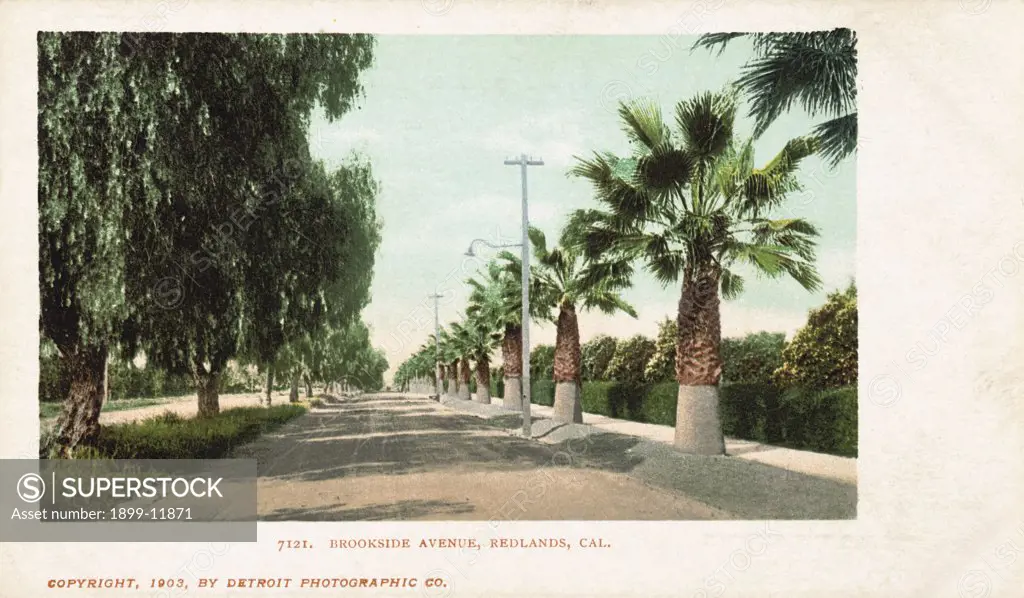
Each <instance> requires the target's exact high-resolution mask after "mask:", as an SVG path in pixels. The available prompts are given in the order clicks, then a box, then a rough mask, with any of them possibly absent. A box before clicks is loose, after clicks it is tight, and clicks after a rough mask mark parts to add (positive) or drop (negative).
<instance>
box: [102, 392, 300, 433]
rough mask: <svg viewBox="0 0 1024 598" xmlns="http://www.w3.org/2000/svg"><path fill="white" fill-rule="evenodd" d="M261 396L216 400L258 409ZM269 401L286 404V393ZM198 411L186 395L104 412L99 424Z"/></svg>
mask: <svg viewBox="0 0 1024 598" xmlns="http://www.w3.org/2000/svg"><path fill="white" fill-rule="evenodd" d="M262 396H263V395H262V394H260V393H247V394H224V395H220V397H219V398H218V400H219V401H220V408H221V409H231V408H232V407H259V405H260V399H261V398H262ZM299 396H300V398H305V396H306V395H305V394H304V393H302V394H300V395H299ZM271 400H272V401H273V403H274V404H275V405H282V404H284V403H287V402H288V393H287V392H277V393H274V396H273V397H272V399H271ZM198 409H199V404H198V399H197V398H196V396H195V395H188V396H184V397H179V398H175V399H173V400H172V401H170V402H169V403H164V404H161V405H150V406H149V407H140V408H138V409H123V410H121V411H105V412H103V413H101V414H100V423H101V424H108V425H109V424H121V423H126V422H133V421H141V420H144V419H147V418H150V417H153V416H156V415H160V414H161V413H164V412H165V411H173V412H174V413H177V414H178V415H180V416H182V417H193V416H195V414H196V412H197V411H198Z"/></svg>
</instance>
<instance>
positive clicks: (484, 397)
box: [474, 357, 491, 405]
mask: <svg viewBox="0 0 1024 598" xmlns="http://www.w3.org/2000/svg"><path fill="white" fill-rule="evenodd" d="M474 398H475V399H476V402H477V403H483V404H485V405H490V404H491V364H490V362H489V361H488V359H487V358H486V357H484V358H482V359H478V360H476V397H474Z"/></svg>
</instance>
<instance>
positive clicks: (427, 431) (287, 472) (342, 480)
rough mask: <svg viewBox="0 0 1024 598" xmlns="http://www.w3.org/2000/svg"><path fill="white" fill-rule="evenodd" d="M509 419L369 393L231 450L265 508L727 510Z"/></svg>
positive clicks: (417, 515) (440, 515) (357, 511)
mask: <svg viewBox="0 0 1024 598" xmlns="http://www.w3.org/2000/svg"><path fill="white" fill-rule="evenodd" d="M222 406H223V404H222ZM510 417H512V418H515V417H516V416H510ZM508 424H509V422H504V421H502V419H501V418H492V419H482V418H480V417H475V416H473V415H469V414H465V413H459V412H455V411H453V410H450V409H447V408H445V407H444V406H442V405H439V404H438V403H436V402H434V401H431V400H428V399H422V398H411V397H408V396H401V395H368V396H363V397H359V398H354V399H347V400H341V401H338V402H333V403H331V404H329V405H327V406H326V407H325V408H322V409H315V410H313V411H311V412H310V413H308V414H307V415H305V416H303V417H300V418H298V419H296V420H295V421H293V422H290V423H289V424H287V425H285V426H284V427H282V428H281V429H279V430H277V431H276V432H274V433H272V434H269V435H267V436H264V437H263V438H261V439H260V440H257V441H256V442H254V443H252V444H249V445H246V446H244V447H239V449H236V451H235V452H234V454H233V455H232V456H234V457H239V458H253V457H255V458H256V459H258V461H259V471H260V481H259V498H258V500H259V512H260V516H261V518H262V519H266V520H410V519H420V520H456V519H462V520H488V521H489V520H550V519H563V520H565V519H567V520H615V519H646V520H659V519H660V520H664V519H724V518H732V516H731V515H730V514H729V513H726V512H724V511H721V510H718V509H715V508H712V507H709V506H708V505H706V504H703V503H701V502H699V501H696V500H694V499H692V498H689V497H687V496H685V495H683V494H681V493H676V492H672V491H668V490H665V489H662V488H655V487H652V486H650V485H647V484H644V483H641V482H639V481H637V480H635V479H632V478H630V477H628V476H626V475H624V474H623V464H622V463H621V462H616V461H614V460H607V459H601V458H592V457H591V456H590V455H587V454H574V453H573V452H572V451H566V450H565V448H564V447H555V446H549V445H545V444H542V443H538V442H535V441H528V440H524V439H522V438H516V437H514V436H512V435H510V434H509V433H508V432H507V431H506V428H507V427H508Z"/></svg>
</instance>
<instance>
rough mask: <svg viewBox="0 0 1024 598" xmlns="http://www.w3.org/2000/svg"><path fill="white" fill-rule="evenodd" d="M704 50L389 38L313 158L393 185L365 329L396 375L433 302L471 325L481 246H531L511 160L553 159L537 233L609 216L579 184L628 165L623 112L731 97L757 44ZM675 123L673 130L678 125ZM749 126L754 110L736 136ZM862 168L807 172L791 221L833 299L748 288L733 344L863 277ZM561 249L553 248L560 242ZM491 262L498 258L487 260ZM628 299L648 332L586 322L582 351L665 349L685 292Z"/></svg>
mask: <svg viewBox="0 0 1024 598" xmlns="http://www.w3.org/2000/svg"><path fill="white" fill-rule="evenodd" d="M694 39H695V38H692V37H682V38H678V39H676V40H673V39H672V38H670V37H668V36H425V35H424V36H380V37H379V38H378V46H377V49H376V60H375V63H374V66H373V67H371V69H369V70H368V71H366V72H365V73H364V74H363V82H364V85H365V88H366V97H365V98H364V99H363V100H362V101H361V102H360V108H359V109H358V110H353V111H352V113H350V114H348V115H346V116H345V117H344V118H342V119H341V120H340V121H338V122H335V123H332V124H327V123H326V122H325V121H324V120H323V119H322V118H319V117H317V118H315V119H314V121H313V124H312V127H311V131H310V144H311V146H312V148H313V152H314V154H315V155H317V156H319V157H321V158H323V159H325V160H326V161H327V162H328V163H329V164H330V163H337V162H338V161H339V160H341V159H342V158H344V156H346V155H347V154H348V153H349V152H351V151H352V150H357V151H359V152H361V153H363V154H365V155H367V156H369V158H370V159H371V160H372V163H373V168H374V173H375V175H376V177H377V178H378V179H379V180H380V182H381V193H380V196H379V198H378V208H377V209H378V214H379V215H380V217H381V218H382V219H383V222H384V230H383V240H382V242H381V247H380V251H379V253H378V255H377V263H376V268H375V275H374V281H373V288H372V301H371V303H370V305H369V306H368V307H367V308H366V310H365V311H364V313H363V319H364V320H365V321H366V322H367V324H369V325H370V327H371V328H372V330H373V342H374V344H375V345H377V346H379V347H381V348H383V349H384V350H385V351H386V353H387V356H388V361H389V362H390V364H391V367H392V370H391V372H389V376H390V374H391V373H393V371H394V368H395V367H397V366H398V365H399V364H400V363H401V362H402V361H403V360H404V359H406V358H407V357H408V356H409V355H410V354H411V353H413V352H414V351H415V350H416V349H417V348H418V347H419V346H420V344H422V343H423V342H424V341H425V340H426V337H427V335H428V334H430V333H432V332H433V329H434V319H433V301H432V300H429V299H427V295H429V294H431V293H433V292H434V290H435V288H436V289H438V292H440V293H442V294H443V295H444V296H445V298H444V299H442V300H441V306H440V316H441V324H442V326H443V325H445V324H446V323H448V322H451V321H453V320H456V319H459V318H460V315H461V313H462V310H463V309H464V308H465V299H466V296H467V295H468V292H467V290H466V289H465V287H464V286H463V285H462V284H461V282H462V281H463V280H464V279H466V278H467V277H469V276H471V275H472V274H474V272H475V271H476V268H477V267H478V265H480V264H482V263H483V262H482V261H479V262H478V261H473V260H469V259H467V258H465V257H464V256H463V253H464V252H465V251H466V248H467V246H468V245H469V242H470V241H471V240H472V239H473V238H476V237H483V238H487V239H488V240H491V241H492V242H499V241H500V242H506V243H509V242H517V241H518V240H519V235H520V225H521V215H520V193H521V192H520V182H519V171H518V168H517V167H510V166H505V165H504V164H503V163H502V161H503V160H504V159H505V157H506V156H511V155H518V154H519V153H527V154H532V155H534V156H536V157H540V158H543V160H544V161H545V165H544V166H540V167H531V168H530V172H529V197H530V221H531V224H533V225H535V226H538V227H539V228H541V229H542V230H543V231H544V232H545V233H547V235H548V238H549V239H553V238H554V237H555V236H556V235H557V234H558V232H559V230H560V227H561V226H562V224H563V223H564V222H565V219H566V217H567V216H568V214H569V213H570V212H571V211H572V210H574V209H576V208H580V207H588V206H589V207H596V205H597V204H596V202H595V200H594V199H593V198H592V194H591V188H590V186H589V184H587V183H586V182H585V181H582V180H578V179H570V178H568V177H567V176H566V171H567V169H568V167H569V166H570V165H571V164H572V163H573V161H572V156H573V155H588V154H589V153H590V152H592V151H593V150H610V151H613V152H616V153H622V154H625V153H627V142H626V138H625V135H624V134H623V133H622V131H621V129H620V125H619V121H618V117H617V115H616V114H615V112H614V110H615V106H616V105H617V101H618V100H619V99H624V98H626V97H630V96H633V97H649V98H653V99H655V100H656V101H657V102H658V103H659V104H660V105H661V107H662V110H663V112H664V113H665V114H666V115H671V113H672V112H674V106H675V104H676V103H677V102H679V101H680V100H684V99H687V98H690V97H691V96H693V95H694V94H697V93H701V92H704V91H709V90H719V89H721V88H722V87H723V86H724V85H726V83H728V82H729V81H731V80H734V79H735V78H736V77H737V76H738V74H739V72H740V66H741V65H742V64H743V63H744V62H745V61H746V60H747V58H748V57H749V56H750V47H749V45H747V44H746V43H745V42H743V41H740V42H738V43H735V44H733V45H731V46H729V48H728V49H727V50H726V52H725V53H723V54H722V55H721V56H718V55H716V54H715V53H710V52H707V51H703V50H698V51H694V52H692V53H691V52H690V50H689V48H690V46H691V45H692V43H693V41H694ZM666 120H670V121H671V120H674V119H672V118H667V119H666ZM821 120H824V118H823V117H818V118H812V117H809V116H807V115H805V114H803V113H802V112H800V111H799V109H796V110H794V111H793V112H792V113H791V114H789V115H784V116H783V117H782V118H780V119H779V120H778V121H776V123H775V124H774V125H773V126H772V127H771V129H769V130H768V132H767V133H766V134H765V135H763V136H762V137H761V139H760V140H758V142H757V143H756V144H755V148H756V161H757V162H758V163H764V162H766V161H768V160H769V159H770V158H771V157H772V156H773V155H774V154H775V153H776V152H777V151H778V150H779V149H781V148H782V146H783V145H784V144H785V142H786V141H787V140H789V139H790V138H792V137H797V136H800V135H804V134H806V133H808V132H809V131H810V130H811V128H812V126H813V125H814V124H815V123H817V122H820V121H821ZM751 122H752V121H751V119H750V118H748V117H747V114H746V109H745V107H744V108H743V109H742V111H741V118H740V119H739V123H738V133H739V134H741V135H745V134H748V133H749V131H750V129H751ZM854 162H855V158H854V157H851V158H849V159H847V160H846V161H845V162H844V163H843V164H841V165H840V166H839V167H837V168H836V169H834V170H833V169H829V168H828V167H827V166H826V165H825V164H824V163H823V162H822V161H821V160H820V159H818V158H817V157H814V158H811V159H809V160H806V161H805V162H804V163H803V164H802V166H801V171H800V174H801V180H802V181H803V183H804V186H805V190H804V191H803V192H801V193H798V194H794V195H793V196H791V198H790V200H789V202H788V204H787V207H786V208H783V209H782V210H780V212H779V215H794V216H799V217H803V218H807V219H808V220H810V221H811V222H812V223H814V224H815V225H816V226H818V228H819V229H820V231H821V238H820V239H819V249H818V268H819V271H820V273H821V275H822V278H823V279H824V281H825V285H824V289H823V290H822V291H821V292H818V293H808V292H807V291H805V290H803V289H802V288H801V287H800V286H799V285H798V284H796V283H795V282H793V281H791V280H785V279H780V280H767V279H759V278H757V277H756V276H754V275H752V274H751V275H749V276H746V277H745V278H747V290H746V292H745V293H744V294H743V295H742V296H741V297H740V298H739V299H736V300H733V301H729V302H725V303H724V304H723V308H722V333H723V335H725V336H735V335H742V334H744V333H746V332H751V331H757V330H770V331H782V332H787V333H792V332H793V331H794V330H795V329H797V328H798V327H800V326H801V325H803V323H804V321H805V319H806V314H807V310H808V309H809V308H811V307H814V306H816V305H819V304H821V303H822V302H823V300H824V297H825V294H826V293H827V292H829V291H832V290H834V289H836V288H838V287H842V286H845V285H846V284H847V283H848V282H849V280H850V279H851V278H852V277H853V276H854V273H855V266H854V264H855V260H854V251H855V247H856V202H855V168H854ZM549 243H550V241H549ZM479 253H480V254H481V255H483V256H489V255H493V252H490V253H487V252H485V251H483V250H481V251H479ZM638 271H639V272H640V274H639V275H638V276H637V277H636V279H635V282H634V287H633V288H632V289H630V290H628V291H627V292H626V294H625V296H626V298H627V300H629V301H630V302H632V303H633V305H634V306H635V307H636V309H637V312H638V314H639V318H638V319H636V320H634V319H633V318H631V317H629V316H625V315H618V316H606V315H604V314H601V313H598V312H593V313H584V314H581V316H580V331H581V334H582V337H583V340H584V341H585V340H587V339H588V338H590V337H592V336H593V335H595V334H598V333H607V334H613V335H616V336H620V337H622V336H628V335H632V334H636V333H643V334H647V335H650V336H653V335H654V333H655V331H656V330H657V322H658V321H660V320H661V319H663V318H664V317H665V316H666V315H671V316H673V317H674V314H675V308H676V303H677V302H678V300H679V289H678V288H675V287H670V288H664V287H662V286H661V285H660V284H659V283H657V282H656V281H654V280H653V278H652V277H650V276H649V275H647V274H646V273H643V272H642V270H641V269H640V268H638ZM554 335H555V332H554V326H553V325H551V324H537V323H535V324H534V325H533V327H532V328H531V340H532V343H531V344H532V345H537V344H540V343H553V342H554Z"/></svg>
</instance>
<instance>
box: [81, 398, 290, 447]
mask: <svg viewBox="0 0 1024 598" xmlns="http://www.w3.org/2000/svg"><path fill="white" fill-rule="evenodd" d="M305 411H306V408H305V407H303V406H301V405H295V404H287V405H276V406H274V407H269V408H263V407H239V408H236V409H227V410H225V411H222V412H220V413H219V414H217V415H215V416H213V417H208V418H193V419H183V418H181V417H180V416H178V415H177V414H173V413H170V412H166V413H164V414H161V415H158V416H156V417H153V418H150V419H147V420H145V421H142V422H139V423H131V424H116V425H113V426H103V427H102V428H100V434H99V438H98V440H97V443H96V446H95V449H96V451H97V454H99V455H102V456H104V457H107V458H110V459H217V458H220V457H223V456H225V455H226V454H227V453H228V452H229V451H230V450H231V449H232V448H234V447H236V446H238V445H240V444H244V443H246V442H250V441H252V440H254V439H255V438H257V437H258V436H259V435H260V434H262V433H264V432H267V431H269V430H272V429H274V428H276V427H278V426H280V425H282V424H284V423H285V422H287V421H289V420H291V419H293V418H295V417H298V416H299V415H302V414H303V413H305Z"/></svg>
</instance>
